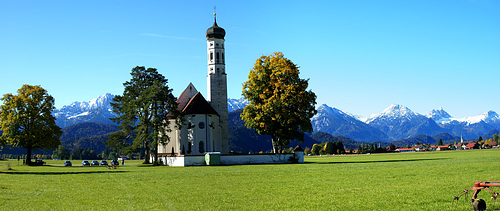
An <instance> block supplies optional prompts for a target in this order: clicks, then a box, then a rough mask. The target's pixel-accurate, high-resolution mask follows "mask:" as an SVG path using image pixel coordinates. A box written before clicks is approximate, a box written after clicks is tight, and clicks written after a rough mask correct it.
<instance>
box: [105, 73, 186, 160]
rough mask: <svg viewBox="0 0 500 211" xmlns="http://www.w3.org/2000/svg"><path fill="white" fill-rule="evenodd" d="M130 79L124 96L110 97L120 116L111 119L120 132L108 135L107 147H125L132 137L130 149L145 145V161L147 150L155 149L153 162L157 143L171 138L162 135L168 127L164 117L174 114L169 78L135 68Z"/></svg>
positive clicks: (175, 112) (148, 152)
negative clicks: (117, 124) (118, 125)
mask: <svg viewBox="0 0 500 211" xmlns="http://www.w3.org/2000/svg"><path fill="white" fill-rule="evenodd" d="M130 75H131V76H132V79H130V81H127V82H125V83H124V84H123V86H124V87H125V90H124V91H123V95H117V96H115V98H114V99H113V101H114V102H113V103H111V105H112V106H113V111H114V112H115V113H117V114H119V115H120V116H119V117H117V118H113V119H112V120H114V121H115V122H117V123H119V124H120V129H121V131H118V132H117V133H115V134H113V135H112V136H110V139H109V140H108V142H107V145H108V146H113V147H117V146H119V147H118V148H120V147H126V146H127V144H126V141H125V140H127V139H129V138H131V137H133V142H132V144H131V145H130V147H132V148H140V147H144V150H145V156H144V157H145V158H144V163H149V158H150V149H151V147H152V150H153V151H154V163H155V164H156V163H157V160H158V150H157V146H158V144H167V143H168V141H169V140H170V138H169V137H168V136H167V135H164V134H165V132H166V131H169V130H171V129H170V127H169V121H168V119H167V117H171V116H172V115H173V116H175V115H177V102H176V98H175V97H174V95H173V94H172V89H170V88H169V87H168V85H167V82H168V80H167V79H166V78H165V77H164V76H163V75H161V74H160V73H158V71H157V70H156V69H155V68H147V69H146V68H145V67H139V66H137V67H135V68H133V69H132V72H131V73H130Z"/></svg>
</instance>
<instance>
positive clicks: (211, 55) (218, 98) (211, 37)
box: [206, 13, 229, 154]
mask: <svg viewBox="0 0 500 211" xmlns="http://www.w3.org/2000/svg"><path fill="white" fill-rule="evenodd" d="M225 35H226V31H225V30H224V29H223V28H221V27H219V26H217V19H216V16H215V13H214V25H213V26H212V27H210V28H208V29H207V33H206V36H207V64H208V65H207V68H208V75H207V92H208V93H207V100H208V102H209V103H210V105H211V106H212V107H213V108H214V109H215V111H217V113H218V114H219V116H220V118H219V119H220V126H221V130H220V131H221V134H220V136H219V137H220V141H221V142H220V143H221V153H223V154H227V153H229V142H228V112H227V77H226V65H225V55H224V36H225Z"/></svg>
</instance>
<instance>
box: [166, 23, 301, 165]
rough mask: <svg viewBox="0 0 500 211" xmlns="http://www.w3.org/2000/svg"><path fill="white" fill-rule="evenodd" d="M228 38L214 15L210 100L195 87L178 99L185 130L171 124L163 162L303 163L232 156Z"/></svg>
mask: <svg viewBox="0 0 500 211" xmlns="http://www.w3.org/2000/svg"><path fill="white" fill-rule="evenodd" d="M225 35H226V31H225V30H224V29H223V28H221V27H219V26H218V25H217V20H216V17H215V14H214V24H213V26H212V27H210V28H208V29H207V31H206V37H207V95H206V96H207V98H206V99H205V98H204V97H203V95H202V94H201V93H200V92H198V91H197V90H196V88H195V87H194V85H193V84H191V83H190V84H189V85H188V86H187V88H186V89H185V90H184V91H183V92H182V94H181V95H180V96H179V97H178V98H177V103H178V107H177V110H179V111H180V112H181V115H182V120H183V121H182V126H181V127H178V126H176V124H175V121H176V120H175V119H171V120H169V121H171V123H170V125H171V128H172V130H171V131H170V132H167V133H166V135H168V136H169V137H170V142H169V143H168V144H166V145H159V146H158V147H157V149H158V157H159V160H161V161H162V162H163V163H164V164H166V165H170V166H192V165H208V164H209V163H208V161H206V158H207V157H215V159H216V160H217V161H216V164H222V165H231V164H250V163H288V162H291V161H292V160H293V159H292V158H291V157H296V158H295V160H296V161H297V159H298V161H299V162H302V163H303V152H301V153H299V154H301V155H298V156H299V157H297V155H294V154H279V155H278V154H273V155H230V154H229V142H228V110H227V74H226V68H225V52H224V37H225ZM207 154H208V155H207ZM296 154H297V153H296ZM212 159H214V158H212Z"/></svg>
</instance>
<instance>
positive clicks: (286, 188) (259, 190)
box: [0, 149, 500, 210]
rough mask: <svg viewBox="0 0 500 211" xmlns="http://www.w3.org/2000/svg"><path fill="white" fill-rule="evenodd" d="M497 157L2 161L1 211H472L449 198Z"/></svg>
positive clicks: (487, 176) (498, 172) (490, 173)
mask: <svg viewBox="0 0 500 211" xmlns="http://www.w3.org/2000/svg"><path fill="white" fill-rule="evenodd" d="M499 158H500V149H492V150H470V151H446V152H421V153H394V154H372V155H346V156H323V157H315V156H314V157H306V158H305V161H306V163H305V164H290V165H288V164H287V165H236V166H199V167H166V166H157V167H153V166H147V165H140V164H138V162H140V161H135V162H136V164H138V165H125V166H120V167H118V168H117V169H107V168H105V167H79V166H74V167H62V166H56V165H62V163H63V161H48V163H47V164H48V165H49V166H39V167H27V166H18V165H17V163H18V162H17V160H10V161H0V209H1V210H26V209H27V210H34V209H36V210H49V209H50V210H53V209H55V210H89V209H91V210H470V209H471V204H470V203H469V199H470V197H472V192H471V193H470V194H468V196H467V198H466V197H465V196H464V197H462V198H461V199H460V201H459V202H458V203H455V204H452V201H453V196H457V195H459V194H460V193H462V190H463V189H468V188H470V187H472V186H473V184H474V182H476V181H485V180H490V181H495V180H500V162H499ZM8 163H9V164H10V167H11V170H7V169H8V168H7V164H8ZM21 163H22V162H21ZM73 164H74V165H75V164H76V165H79V164H80V161H73ZM126 164H131V161H127V162H126ZM491 189H492V190H493V191H495V192H499V191H500V188H491ZM490 196H491V194H489V193H488V192H486V191H482V192H481V193H480V194H479V198H483V199H485V201H486V204H487V207H488V209H500V204H499V203H498V202H497V203H495V202H494V201H492V200H491V199H490ZM452 205H453V206H452Z"/></svg>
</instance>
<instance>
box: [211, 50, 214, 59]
mask: <svg viewBox="0 0 500 211" xmlns="http://www.w3.org/2000/svg"><path fill="white" fill-rule="evenodd" d="M210 60H214V53H212V52H210Z"/></svg>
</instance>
